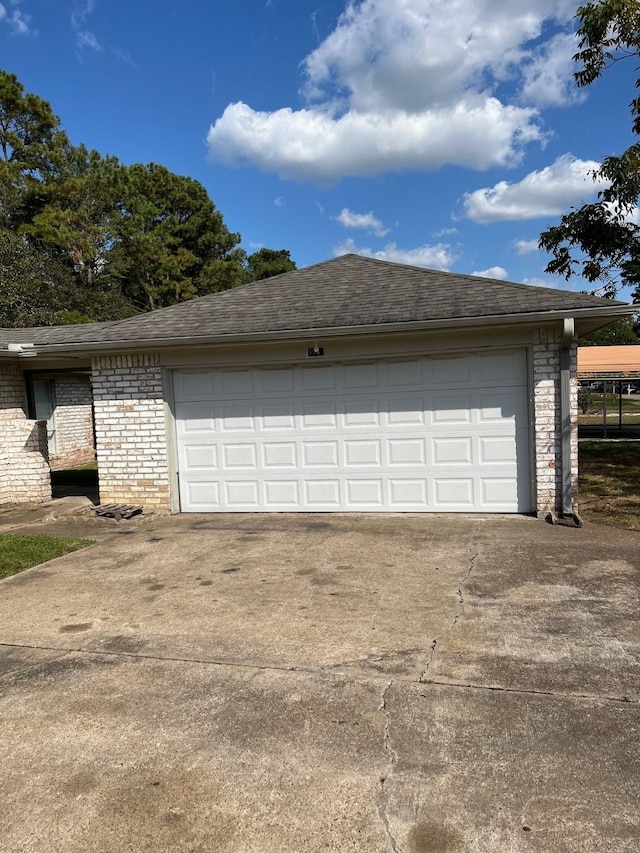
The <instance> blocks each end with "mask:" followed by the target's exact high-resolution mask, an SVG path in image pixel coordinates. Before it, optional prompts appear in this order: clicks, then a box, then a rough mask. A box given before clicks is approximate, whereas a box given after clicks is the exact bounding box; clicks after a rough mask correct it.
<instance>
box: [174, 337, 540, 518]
mask: <svg viewBox="0 0 640 853" xmlns="http://www.w3.org/2000/svg"><path fill="white" fill-rule="evenodd" d="M173 386H174V405H175V408H174V413H175V423H176V437H177V457H178V478H179V494H180V509H181V511H182V512H256V511H258V512H260V511H263V512H274V511H282V512H336V511H337V512H376V511H378V512H394V511H397V512H528V511H530V510H531V509H532V494H531V477H530V443H529V410H528V383H527V353H526V350H524V349H518V350H510V351H490V352H486V351H483V352H480V353H468V352H467V353H465V354H464V355H451V356H438V357H422V358H415V357H414V358H412V359H404V360H378V361H353V362H344V363H318V360H316V359H314V361H313V363H309V364H301V365H295V366H287V367H279V366H277V367H251V368H246V369H216V368H213V367H212V368H211V369H200V368H199V369H195V370H175V371H174V375H173Z"/></svg>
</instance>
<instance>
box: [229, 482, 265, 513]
mask: <svg viewBox="0 0 640 853" xmlns="http://www.w3.org/2000/svg"><path fill="white" fill-rule="evenodd" d="M223 491H224V495H225V503H226V505H227V506H228V507H230V508H231V509H251V508H257V507H259V506H260V484H259V483H258V481H257V480H226V481H225V482H224V484H223Z"/></svg>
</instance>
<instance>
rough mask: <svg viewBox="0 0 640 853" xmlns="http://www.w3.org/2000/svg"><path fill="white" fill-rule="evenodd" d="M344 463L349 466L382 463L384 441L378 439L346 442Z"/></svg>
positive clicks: (377, 466)
mask: <svg viewBox="0 0 640 853" xmlns="http://www.w3.org/2000/svg"><path fill="white" fill-rule="evenodd" d="M344 464H345V466H346V467H347V468H353V467H362V466H363V465H364V466H365V467H375V468H380V467H381V465H382V442H381V441H380V440H376V439H364V440H362V441H350V440H347V441H345V442H344Z"/></svg>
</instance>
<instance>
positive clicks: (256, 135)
mask: <svg viewBox="0 0 640 853" xmlns="http://www.w3.org/2000/svg"><path fill="white" fill-rule="evenodd" d="M533 117H534V114H533V112H532V111H531V110H527V109H523V108H520V107H512V106H507V107H505V106H504V105H503V104H501V103H500V102H499V101H498V100H497V99H495V98H477V99H475V101H471V100H469V101H467V102H464V103H462V102H461V103H459V104H456V105H455V107H454V108H453V109H449V110H441V111H432V112H425V113H421V114H410V113H406V112H399V111H395V112H392V111H389V112H384V113H356V112H348V113H345V114H344V115H343V116H341V117H340V118H336V117H335V116H334V115H332V114H331V113H328V112H325V111H322V110H313V109H305V110H298V111H297V112H294V111H292V110H290V109H283V110H277V111H276V112H272V113H265V112H256V111H254V110H252V109H251V107H249V106H247V105H246V104H243V103H237V104H231V105H230V106H228V107H227V108H226V110H225V111H224V113H223V114H222V116H221V117H220V118H219V119H218V120H217V121H216V123H215V125H213V126H212V127H211V128H210V129H209V134H208V136H207V141H208V143H209V149H210V152H211V155H212V157H213V158H214V159H216V160H218V161H220V162H222V163H226V164H227V165H237V164H238V163H243V162H247V161H249V162H252V163H254V164H255V165H256V166H258V167H259V168H261V169H263V170H264V171H267V172H277V173H278V174H279V175H280V176H281V177H284V178H298V179H300V180H317V181H320V182H324V183H331V182H334V181H336V180H338V179H339V178H341V177H344V176H346V175H352V176H357V175H360V176H364V175H376V174H379V173H381V172H384V171H389V170H393V171H399V170H405V169H436V168H438V167H440V166H442V165H443V164H444V163H451V164H456V165H458V166H467V167H469V168H473V169H487V168H489V167H490V166H495V165H501V166H508V165H513V164H514V163H516V162H517V161H518V160H519V158H520V152H519V147H520V146H521V145H522V144H524V143H525V142H530V141H532V140H535V139H540V138H541V134H540V131H539V129H538V128H537V127H536V126H535V125H534V124H533V123H532V120H533Z"/></svg>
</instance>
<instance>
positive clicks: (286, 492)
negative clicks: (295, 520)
mask: <svg viewBox="0 0 640 853" xmlns="http://www.w3.org/2000/svg"><path fill="white" fill-rule="evenodd" d="M264 492H265V503H266V505H267V506H268V507H272V508H274V509H284V508H291V509H294V508H296V507H298V506H299V505H300V488H299V483H298V481H297V480H265V483H264Z"/></svg>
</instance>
